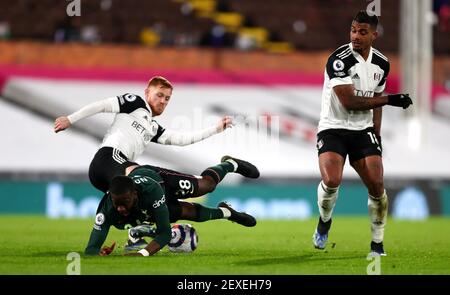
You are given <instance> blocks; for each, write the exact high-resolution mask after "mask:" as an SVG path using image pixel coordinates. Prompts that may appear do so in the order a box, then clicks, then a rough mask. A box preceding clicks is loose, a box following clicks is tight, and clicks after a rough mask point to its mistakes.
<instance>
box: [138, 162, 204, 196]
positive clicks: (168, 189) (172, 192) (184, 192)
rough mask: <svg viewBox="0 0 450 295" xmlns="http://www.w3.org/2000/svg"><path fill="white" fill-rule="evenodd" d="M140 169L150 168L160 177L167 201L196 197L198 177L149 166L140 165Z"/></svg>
mask: <svg viewBox="0 0 450 295" xmlns="http://www.w3.org/2000/svg"><path fill="white" fill-rule="evenodd" d="M140 167H145V168H150V169H152V170H153V171H155V172H156V173H158V174H159V176H161V178H162V180H163V184H162V186H163V188H164V191H165V193H166V196H167V198H168V199H169V200H171V199H173V200H178V199H188V198H193V197H198V180H199V177H197V176H194V175H191V174H186V173H180V172H177V171H174V170H170V169H166V168H161V167H156V166H151V165H142V166H140ZM136 169H137V168H136Z"/></svg>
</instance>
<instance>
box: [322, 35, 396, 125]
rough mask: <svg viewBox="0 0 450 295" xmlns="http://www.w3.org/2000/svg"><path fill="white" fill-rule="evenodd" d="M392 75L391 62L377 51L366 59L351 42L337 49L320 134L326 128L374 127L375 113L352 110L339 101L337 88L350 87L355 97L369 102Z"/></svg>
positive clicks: (325, 86)
mask: <svg viewBox="0 0 450 295" xmlns="http://www.w3.org/2000/svg"><path fill="white" fill-rule="evenodd" d="M388 74H389V61H388V59H387V58H386V57H385V56H384V55H383V54H381V53H380V52H379V51H378V50H376V49H375V48H372V47H371V48H370V51H369V56H368V58H367V60H364V58H363V57H362V56H361V55H360V54H359V53H358V52H356V51H354V50H353V46H352V44H351V43H349V44H346V45H343V46H341V47H339V48H338V49H336V50H335V51H334V52H333V53H332V54H331V55H330V57H329V58H328V61H327V65H326V68H325V73H324V76H325V81H324V84H323V90H322V109H321V112H320V121H319V127H318V132H320V131H322V130H326V129H348V130H364V129H366V128H368V127H373V112H372V110H366V111H349V110H347V109H346V108H345V107H344V106H343V105H342V104H341V102H340V101H339V98H338V97H337V95H336V93H335V92H334V90H333V87H334V86H337V85H345V84H350V85H353V86H354V89H355V95H357V96H363V97H367V99H370V98H371V97H373V96H374V94H375V93H382V92H383V90H384V88H385V86H386V78H387V75H388Z"/></svg>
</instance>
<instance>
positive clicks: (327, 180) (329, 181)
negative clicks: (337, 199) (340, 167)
mask: <svg viewBox="0 0 450 295" xmlns="http://www.w3.org/2000/svg"><path fill="white" fill-rule="evenodd" d="M322 182H323V183H324V184H325V185H326V186H327V187H338V186H339V185H341V178H340V177H330V176H326V177H323V178H322Z"/></svg>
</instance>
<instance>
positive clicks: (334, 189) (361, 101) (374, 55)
mask: <svg viewBox="0 0 450 295" xmlns="http://www.w3.org/2000/svg"><path fill="white" fill-rule="evenodd" d="M377 25H378V18H377V16H376V15H373V16H369V15H368V13H367V12H366V11H360V12H358V14H357V15H356V16H355V18H354V19H353V22H352V24H351V29H350V39H351V42H350V43H349V44H345V45H343V46H341V47H339V48H338V49H336V50H335V51H334V52H333V53H332V54H331V55H330V57H329V58H328V62H327V65H326V68H325V81H324V87H323V92H322V110H321V113H320V122H319V128H318V134H317V148H318V152H319V167H320V173H321V176H322V181H321V182H320V184H319V187H318V189H317V195H318V207H319V212H320V218H319V223H318V225H317V228H316V230H315V232H314V235H313V243H314V246H315V247H316V248H318V249H324V248H325V246H326V243H327V240H328V232H329V230H330V227H331V215H332V212H333V208H334V205H335V203H336V199H337V197H338V191H339V185H340V184H341V181H342V171H343V168H344V163H345V159H346V157H347V155H348V156H349V161H350V164H351V166H352V167H353V168H354V169H355V170H356V172H357V173H358V174H359V176H360V177H361V179H362V181H363V182H364V184H365V185H366V187H367V189H368V194H369V196H368V200H369V201H368V207H369V215H370V219H371V226H372V241H371V244H370V248H371V252H370V254H371V255H385V252H384V248H383V238H384V226H385V224H386V217H387V210H388V199H387V195H386V191H385V189H384V184H383V163H382V158H381V134H380V130H381V110H382V107H383V106H385V105H391V106H396V107H402V108H403V109H406V108H408V107H409V105H411V104H412V100H411V98H410V97H409V96H408V95H407V94H393V95H385V96H383V95H382V93H383V91H384V88H385V86H386V78H387V76H388V73H389V61H388V59H387V58H386V57H385V56H384V55H383V54H381V52H379V51H378V50H376V49H375V48H373V47H372V43H373V42H374V40H375V39H376V38H377V35H378V33H377Z"/></svg>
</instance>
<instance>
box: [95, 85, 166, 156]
mask: <svg viewBox="0 0 450 295" xmlns="http://www.w3.org/2000/svg"><path fill="white" fill-rule="evenodd" d="M110 102H111V107H112V112H114V113H117V114H116V116H115V118H114V121H113V123H112V125H111V127H110V128H109V130H108V132H107V133H106V135H105V137H104V138H103V143H102V144H101V146H102V147H103V146H108V147H113V148H116V149H118V150H119V151H121V152H122V153H123V154H124V155H125V156H126V157H127V158H128V160H130V161H133V160H135V159H136V157H138V156H139V155H140V154H142V153H143V151H144V150H145V148H146V146H147V145H148V144H149V143H150V142H156V141H157V140H158V138H159V137H160V136H161V135H162V134H163V133H164V131H165V129H164V128H163V127H161V126H160V125H159V124H158V123H157V122H156V121H155V120H153V118H152V111H151V109H150V107H149V105H148V104H147V102H146V101H145V100H144V99H143V98H141V97H140V96H138V95H134V94H130V93H127V94H124V95H121V96H117V97H114V98H111V99H110Z"/></svg>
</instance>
